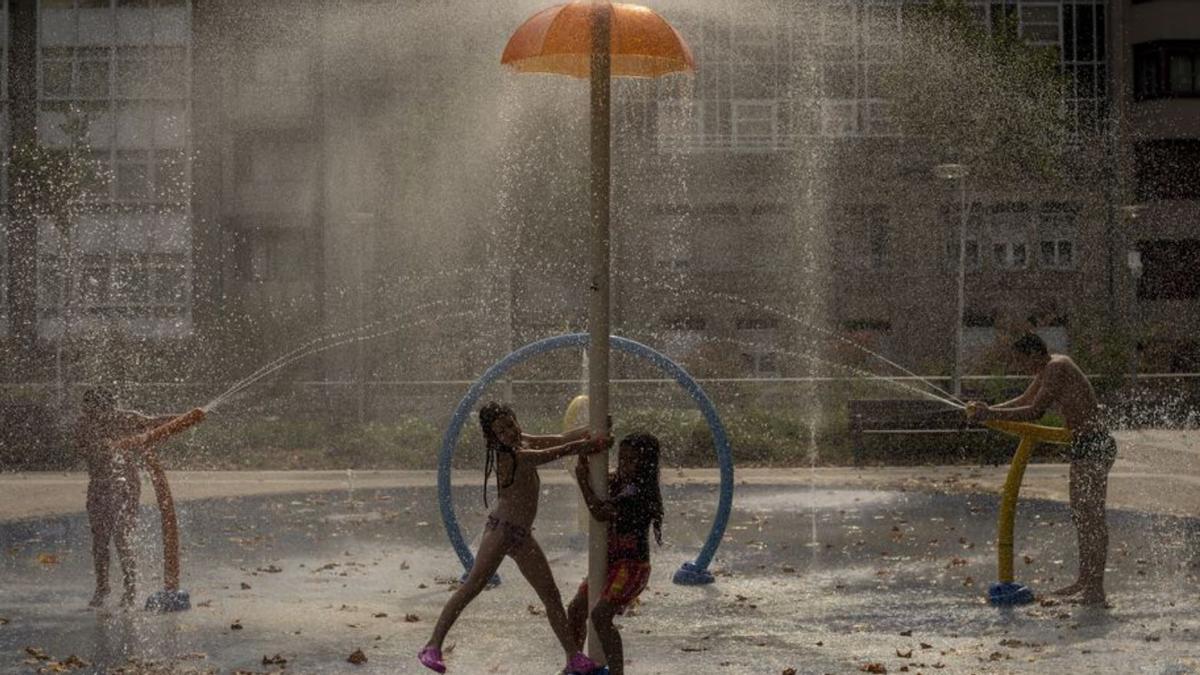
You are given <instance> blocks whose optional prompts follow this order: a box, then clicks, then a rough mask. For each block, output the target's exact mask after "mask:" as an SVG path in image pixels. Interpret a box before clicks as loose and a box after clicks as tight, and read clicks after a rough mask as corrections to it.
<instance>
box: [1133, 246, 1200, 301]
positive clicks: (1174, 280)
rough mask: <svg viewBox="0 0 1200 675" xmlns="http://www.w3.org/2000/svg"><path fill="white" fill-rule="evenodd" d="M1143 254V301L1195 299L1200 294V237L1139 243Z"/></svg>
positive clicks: (1140, 287)
mask: <svg viewBox="0 0 1200 675" xmlns="http://www.w3.org/2000/svg"><path fill="white" fill-rule="evenodd" d="M1138 250H1139V251H1141V254H1142V270H1143V271H1142V277H1141V278H1140V279H1138V299H1139V300H1194V299H1196V298H1198V297H1200V239H1158V240H1153V241H1142V242H1138Z"/></svg>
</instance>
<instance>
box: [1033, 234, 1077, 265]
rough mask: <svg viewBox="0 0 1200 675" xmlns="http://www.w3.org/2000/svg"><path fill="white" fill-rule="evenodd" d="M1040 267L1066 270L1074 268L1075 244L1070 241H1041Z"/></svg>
mask: <svg viewBox="0 0 1200 675" xmlns="http://www.w3.org/2000/svg"><path fill="white" fill-rule="evenodd" d="M1041 251H1042V253H1041V256H1042V257H1041V266H1042V267H1043V268H1046V269H1058V270H1066V269H1072V268H1074V267H1075V242H1073V241H1071V240H1070V239H1043V240H1042V245H1041Z"/></svg>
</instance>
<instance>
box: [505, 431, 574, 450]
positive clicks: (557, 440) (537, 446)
mask: <svg viewBox="0 0 1200 675" xmlns="http://www.w3.org/2000/svg"><path fill="white" fill-rule="evenodd" d="M587 437H588V428H587V427H579V428H577V429H572V430H570V431H568V432H566V433H565V434H546V435H543V436H534V435H533V434H521V440H522V441H524V442H525V447H527V448H529V449H531V450H545V449H547V448H555V447H558V446H560V445H565V444H567V443H573V442H575V441H578V440H581V439H584V438H587Z"/></svg>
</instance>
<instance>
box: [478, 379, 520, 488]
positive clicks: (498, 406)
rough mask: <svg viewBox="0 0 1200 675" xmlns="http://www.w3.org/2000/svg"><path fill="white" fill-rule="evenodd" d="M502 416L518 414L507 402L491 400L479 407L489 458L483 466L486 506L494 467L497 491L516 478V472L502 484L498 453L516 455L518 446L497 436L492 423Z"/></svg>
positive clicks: (515, 416)
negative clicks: (513, 445)
mask: <svg viewBox="0 0 1200 675" xmlns="http://www.w3.org/2000/svg"><path fill="white" fill-rule="evenodd" d="M501 417H511V418H513V419H516V418H517V415H516V413H514V412H513V410H512V408H510V407H509V406H508V405H507V404H504V403H498V402H496V401H489V402H488V404H487V405H485V406H483V407H482V408H480V409H479V426H480V427H481V428H482V429H483V440H484V441H485V442H486V443H487V459H486V460H485V462H484V467H483V505H484V506H485V507H486V506H487V505H488V499H487V482H488V478H489V477H490V476H491V475H492V469H495V470H496V491H497V492H499V491H500V489H501V488H506V487H508V486H509V485H512V484H513V481H515V480H516V475H515V472H514V475H512V476H510V477H509V479H508V483H507V484H505V485H501V484H500V465H499V463H498V462H497V455H498V453H501V452H507V453H510V454H514V455H515V454H516V448H510V447H509V446H507V445H505V444H504V443H503V442H501V440H500V439H499V438H498V437H497V436H496V432H495V431H492V423H493V422H495V421H496V420H498V419H500V418H501Z"/></svg>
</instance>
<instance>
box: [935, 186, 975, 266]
mask: <svg viewBox="0 0 1200 675" xmlns="http://www.w3.org/2000/svg"><path fill="white" fill-rule="evenodd" d="M960 211H961V205H959V204H958V203H948V204H943V205H942V208H941V214H942V222H943V223H945V232H946V239H945V242H946V261H947V263H948V264H947V268H948V269H949V270H951V271H952V272H957V271H958V254H959V251H958V248H959V243H958V242H959V236H960V235H959V229H960V228H962V216H961V215H960ZM983 211H984V206H983V204H981V203H979V202H974V203H972V204H970V205H969V210H968V214H967V218H968V220H967V227H966V232H963V233H962V235H961V236H962V240H963V244H962V247H963V268H964V269H965V270H967V271H968V272H974V271H978V270H980V269H982V267H983V253H982V248H981V246H980V243H979V242H980V232H981V230H982V228H983V216H982V215H981V214H982V213H983Z"/></svg>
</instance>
